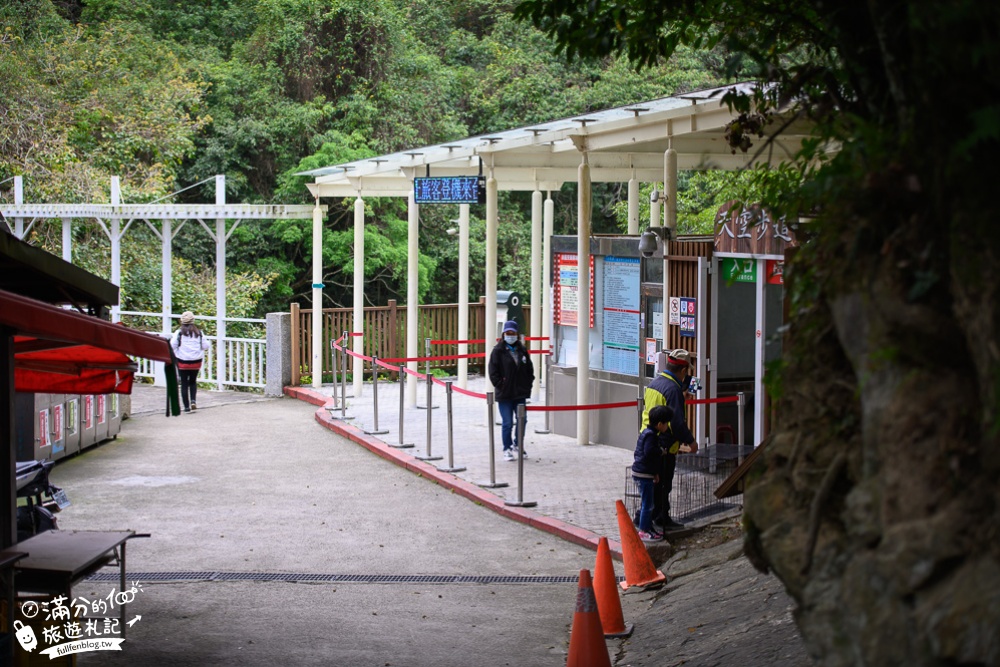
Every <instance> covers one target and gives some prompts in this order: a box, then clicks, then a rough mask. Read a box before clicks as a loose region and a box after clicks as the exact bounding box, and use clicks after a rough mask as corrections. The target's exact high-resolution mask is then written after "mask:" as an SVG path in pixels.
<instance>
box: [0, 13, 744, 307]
mask: <svg viewBox="0 0 1000 667" xmlns="http://www.w3.org/2000/svg"><path fill="white" fill-rule="evenodd" d="M514 4H515V3H514V2H513V0H472V1H465V0H412V1H405V2H404V1H403V0H215V1H213V2H210V3H177V2H174V1H173V0H88V2H80V0H60V1H58V2H56V1H54V0H25V1H24V2H18V3H6V4H4V5H3V6H0V114H2V116H3V123H2V124H0V181H4V182H9V180H8V179H9V178H10V176H13V175H15V174H19V175H24V176H25V185H26V197H27V198H28V200H29V201H49V202H60V201H62V202H81V201H95V202H100V201H107V200H108V182H109V179H110V177H111V176H112V175H118V176H121V178H122V188H123V199H124V201H126V202H143V201H153V200H159V199H161V198H165V197H169V196H171V193H175V192H178V191H181V192H179V194H176V195H173V198H174V199H175V200H177V201H182V202H205V201H214V192H213V190H212V188H213V187H214V186H213V183H214V179H213V177H214V176H215V175H216V174H225V175H226V190H227V192H226V196H227V200H228V201H242V202H249V203H272V202H273V203H310V199H309V194H308V191H307V190H306V188H305V187H304V183H305V179H303V178H299V177H295V176H294V173H295V172H297V171H301V170H305V169H309V168H313V167H320V166H326V165H329V164H334V163H337V162H340V161H348V160H352V159H357V158H359V157H364V156H368V155H377V154H381V153H386V152H392V151H396V150H401V149H404V148H412V147H416V146H421V145H426V144H431V143H438V142H444V141H448V140H454V139H458V138H462V137H465V136H469V135H475V134H484V133H489V132H494V131H497V130H504V129H510V128H512V127H518V126H522V125H527V124H530V123H535V122H539V121H543V120H544V121H548V120H552V119H553V118H559V117H565V116H569V115H573V114H577V113H581V112H585V111H588V110H593V109H599V108H607V107H613V106H620V105H625V104H630V103H635V102H639V101H642V100H645V99H652V98H656V97H662V96H665V95H670V94H674V93H677V92H683V91H687V90H693V89H698V88H704V87H711V86H715V85H718V84H719V83H720V81H723V80H725V79H726V77H729V76H736V73H735V72H736V70H733V69H732V68H730V67H729V65H730V64H731V63H730V62H729V59H728V57H727V54H726V53H724V51H722V50H720V49H716V50H695V49H689V48H686V47H681V48H680V49H679V50H678V52H677V54H676V57H675V58H674V60H673V61H672V62H671V64H670V65H663V66H654V67H649V68H645V69H643V70H641V71H638V70H636V69H635V68H633V67H632V66H631V65H630V64H629V62H628V60H627V59H626V58H624V57H617V56H608V57H603V58H600V59H598V60H594V61H585V62H584V61H578V62H574V63H572V64H567V63H565V62H564V61H563V60H562V59H561V58H559V57H557V56H556V55H554V54H553V51H552V46H553V41H552V40H551V39H549V38H548V37H546V36H545V35H544V34H543V33H542V32H541V31H538V30H535V29H532V28H529V27H527V26H526V25H524V24H523V23H518V22H516V21H515V20H514V19H513V15H512V12H513V8H514ZM699 182H700V183H701V184H702V185H705V184H706V183H709V181H699V180H698V179H697V178H696V179H695V183H699ZM191 186H194V187H191ZM8 187H9V185H8V186H3V185H0V196H6V197H9V196H10V193H9V190H7V188H8ZM185 188H188V189H185ZM727 188H729V189H731V188H730V187H729V186H728V185H727V184H721V183H716V182H714V181H711V186H708V187H703V188H702V189H701V194H699V195H698V196H696V197H693V198H692V200H691V201H692V202H697V203H699V204H703V205H704V207H705V209H699V210H693V209H692V211H691V212H690V214H688V213H686V212H685V213H683V214H682V221H683V224H684V225H685V227H684V228H685V229H689V230H700V231H706V230H707V227H706V224H705V221H704V219H703V218H704V215H705V214H704V210H707V209H710V208H713V207H714V205H715V203H716V200H718V199H720V198H721V197H723V192H722V191H723V190H725V189H727ZM566 190H567V191H566V192H560V193H554V196H555V197H556V199H557V204H560V206H558V208H559V209H560V216H559V219H558V220H557V221H556V225H557V231H559V232H565V231H570V232H571V231H572V230H574V229H575V221H574V220H573V219H572V215H571V213H570V212H571V211H572V209H573V207H574V204H573V202H575V197H576V195H575V193H574V192H572V188H571V186H567V188H566ZM595 196H596V197H597V202H598V206H597V208H596V209H595V210H596V219H595V221H594V228H595V230H596V231H600V232H612V231H621V230H624V228H625V212H624V209H621V207H618V206H616V204H617V203H619V202H620V201H621V200H622V199H623V197H624V192H623V191H622V188H620V187H616V186H603V185H602V186H599V187H596V188H595ZM562 203H565V204H566V205H565V206H561V204H562ZM331 204H332V208H331V212H330V215H329V217H328V219H327V221H326V226H325V227H326V229H325V232H324V241H323V243H324V253H323V256H324V263H325V265H326V268H325V271H324V273H325V276H324V282H326V283H327V284H328V285H330V286H331V287H330V289H328V290H325V296H326V298H327V299H328V300H329V301H328V305H346V304H349V303H351V301H352V297H351V289H352V288H351V285H352V283H353V276H352V271H353V262H351V261H346V262H345V258H349V257H350V254H351V245H352V243H353V234H352V233H351V232H350V228H351V225H352V217H351V206H352V204H351V202H347V203H346V205H345V203H343V202H339V201H334V202H331ZM367 206H368V208H369V212H368V216H367V220H368V221H369V223H370V224H369V225H368V227H369V228H368V230H367V231H366V235H367V237H366V249H367V251H368V252H367V254H368V255H369V257H368V258H367V262H366V268H365V270H366V276H365V278H366V284H367V285H368V290H367V292H366V298H367V299H368V301H369V302H371V303H385V301H386V300H388V299H390V298H396V299H399V300H400V301H402V300H403V298H404V297H405V292H406V290H405V270H406V269H405V266H406V262H405V257H406V251H405V248H406V215H405V211H404V210H403V209H401V208H400V202H398V201H393V200H388V199H386V200H372V201H369V202H368V203H367ZM529 211H530V203H529V199H528V198H527V197H526V196H523V195H517V194H503V195H502V197H501V208H500V216H501V219H502V221H503V223H504V224H502V225H501V230H502V233H501V238H500V242H501V249H500V257H501V258H502V259H501V266H500V271H501V276H500V280H501V284H502V285H503V286H504V287H506V288H511V289H517V290H520V291H522V292H527V291H528V286H527V283H526V281H527V271H524V270H522V267H521V266H520V264H519V262H521V261H523V253H524V249H525V248H526V247H530V246H528V245H527V244H525V243H523V242H522V241H523V239H524V237H526V235H527V234H528V233H529V229H530V226H529V218H530V214H529ZM477 215H482V212H481V211H478V210H476V209H474V210H473V221H472V224H473V249H472V253H473V261H474V262H475V263H476V264H477V265H482V261H483V259H482V258H483V253H484V248H483V247H482V246H481V243H479V239H481V236H482V235H481V233H479V234H478V236H477V230H481V229H482V227H483V223H482V220H481V219H480V218H478V217H477ZM456 217H457V210H452V209H450V208H449V207H437V208H435V209H431V208H430V207H425V208H424V210H422V211H421V228H422V230H423V233H422V240H421V260H420V265H421V281H420V294H421V300H422V301H425V302H449V301H455V300H456V299H457V293H456V291H457V277H456V276H457V270H456V268H457V261H458V258H457V256H456V252H455V248H454V243H453V242H451V240H450V237H448V236H447V234H445V233H444V232H445V230H446V229H447V228H449V227H452V226H453V222H452V221H453V220H454V219H455V218H456ZM81 223H82V221H80V222H78V223H77V227H78V229H77V232H76V233H77V236H78V239H77V243H87V244H89V245H88V248H87V249H81V252H78V253H77V255H78V256H79V255H81V254H87V253H88V252H91V251H92V252H93V254H94V256H95V257H97V256H103V255H105V254H106V253H107V249H106V243H107V242H106V240H104V239H103V238H102V236H101V234H99V233H91V230H88V229H86V228H85V226H86V225H85V224H81ZM33 232H34V234H35V239H36V241H37V242H39V243H43V244H46V245H47V246H48V247H50V248H52V249H54V250H57V249H58V245H59V243H60V235H59V232H58V230H56V229H51V230H50V229H46V228H44V225H41V226H38V225H36V227H35V228H34V230H33ZM140 242H147V241H144V240H143V238H142V236H141V235H140V236H137V237H136V238H134V239H133V238H132V235H131V233H130V236H129V237H128V238H127V240H126V243H125V244H124V248H123V251H124V252H125V253H126V254H129V253H132V252H133V250H134V252H135V253H136V254H137V256H141V255H142V254H144V253H145V250H141V249H130V248H129V245H130V244H131V243H140ZM148 242H150V243H151V242H153V241H152V238H150V239H148ZM311 243H312V237H311V234H309V233H308V230H307V227H306V226H304V225H303V224H301V223H297V222H292V221H274V222H264V223H253V224H243V225H241V226H240V227H239V228H237V230H236V232H235V233H234V234H233V236H232V238H231V246H230V252H229V258H230V262H234V263H235V267H234V268H235V271H234V276H237V275H241V274H243V275H246V276H251V277H252V280H253V281H254V284H255V285H258V286H260V285H265V286H266V289H265V291H264V292H263V293H262V294H261V297H260V299H259V301H258V302H257V304H256V305H255V306H254V308H255V310H256V311H257V314H262V313H263V312H266V311H267V310H274V309H285V308H287V304H288V301H289V300H292V299H308V295H309V290H310V285H311V283H312V280H311V270H310V267H309V264H310V255H311V248H310V245H311ZM175 252H176V254H177V255H178V256H179V259H180V260H182V261H183V262H186V263H187V264H185V266H188V265H190V266H191V267H193V270H195V271H200V269H198V268H197V267H202V266H204V267H208V268H210V267H211V265H212V263H213V262H214V260H215V254H214V244H213V243H212V241H211V239H209V238H208V237H207V235H205V234H203V233H201V232H200V230H199V229H198V227H197V226H196V225H189V226H187V227H185V228H184V229H182V230H181V232H180V235H179V237H178V242H177V247H176V249H175ZM95 268H97V269H98V271H99V272H100V273H103V274H105V275H107V271H108V269H107V267H104V266H96V267H95ZM435 269H438V270H436V271H435ZM185 273H187V271H184V272H178V273H176V274H175V275H177V276H178V280H182V278H181V276H182V275H184V274H185ZM432 274H434V275H436V278H435V279H434V280H431V279H430V276H431V275H432ZM125 280H126V285H125V287H126V289H125V298H126V300H127V302H126V304H125V305H126V308H127V309H135V308H138V307H139V304H140V303H142V304H148V303H152V302H153V300H154V298H155V293H150V294H140V292H141V290H142V289H144V287H143V285H146V286H147V287H148V286H150V285H149V284H147V283H142V284H136V285H129V284H128V281H130V280H132V277H131V274H126V276H125ZM234 288H235V287H234ZM482 290H483V277H482V276H481V275H476V274H474V275H473V276H472V284H471V286H470V292H471V294H470V297H472V298H473V299H475V298H476V297H478V295H479V294H481V293H482ZM133 297H135V298H136V301H135V302H134V303H132V301H131V300H132V299H133ZM211 309H212V308H211V307H209V308H207V310H211Z"/></svg>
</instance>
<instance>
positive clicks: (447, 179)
mask: <svg viewBox="0 0 1000 667" xmlns="http://www.w3.org/2000/svg"><path fill="white" fill-rule="evenodd" d="M481 186H482V183H481V182H480V179H479V177H478V176H424V177H420V176H418V177H416V178H414V179H413V198H414V201H415V202H416V203H418V204H480V203H483V201H482V200H483V199H484V198H485V196H486V191H485V188H484V187H481Z"/></svg>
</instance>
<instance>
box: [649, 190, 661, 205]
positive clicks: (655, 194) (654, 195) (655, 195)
mask: <svg viewBox="0 0 1000 667" xmlns="http://www.w3.org/2000/svg"><path fill="white" fill-rule="evenodd" d="M658 201H660V191H659V190H656V189H654V190H653V191H652V192H650V193H649V203H650V204H655V203H656V202H658Z"/></svg>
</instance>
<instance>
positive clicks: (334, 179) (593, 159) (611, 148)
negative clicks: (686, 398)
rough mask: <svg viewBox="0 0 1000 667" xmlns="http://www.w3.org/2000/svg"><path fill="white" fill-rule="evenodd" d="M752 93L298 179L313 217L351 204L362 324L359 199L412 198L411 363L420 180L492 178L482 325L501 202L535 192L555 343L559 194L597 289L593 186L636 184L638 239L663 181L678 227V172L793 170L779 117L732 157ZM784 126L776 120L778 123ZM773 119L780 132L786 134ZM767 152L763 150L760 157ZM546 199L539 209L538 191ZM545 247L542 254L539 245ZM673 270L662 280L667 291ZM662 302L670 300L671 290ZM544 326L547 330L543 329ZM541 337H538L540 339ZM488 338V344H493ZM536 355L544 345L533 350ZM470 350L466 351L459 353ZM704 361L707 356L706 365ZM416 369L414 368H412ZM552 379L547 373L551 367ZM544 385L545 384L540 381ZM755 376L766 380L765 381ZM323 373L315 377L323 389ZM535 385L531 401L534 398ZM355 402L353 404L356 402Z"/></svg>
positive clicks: (657, 104) (788, 125) (422, 151)
mask: <svg viewBox="0 0 1000 667" xmlns="http://www.w3.org/2000/svg"><path fill="white" fill-rule="evenodd" d="M754 85H755V84H750V83H739V84H733V85H729V86H724V87H720V88H714V89H711V90H704V91H698V92H692V93H686V94H683V95H677V96H674V97H666V98H662V99H658V100H652V101H649V102H644V103H641V104H633V105H629V106H623V107H618V108H615V109H607V110H604V111H595V112H593V113H587V114H583V115H580V116H574V117H570V118H564V119H561V120H555V121H551V122H547V123H540V124H537V125H531V126H527V127H521V128H517V129H513V130H506V131H503V132H496V133H493V134H489V135H482V136H477V137H469V138H466V139H462V140H459V141H452V142H448V143H444V144H437V145H434V146H426V147H423V148H415V149H412V150H405V151H400V152H398V153H392V154H390V155H382V156H379V157H375V158H369V159H364V160H356V161H354V162H348V163H345V164H338V165H331V166H328V167H323V168H321V169H314V170H311V171H307V172H302V173H301V174H299V175H301V176H311V177H312V178H313V179H314V180H313V182H312V183H310V184H308V186H307V187H308V188H309V190H310V192H312V194H313V196H314V197H315V198H316V203H317V210H318V206H319V200H320V198H322V197H351V198H355V199H356V201H355V216H354V222H355V224H354V238H355V247H354V262H355V265H354V268H355V272H354V273H355V282H354V311H355V321H357V322H360V321H361V318H362V312H363V308H362V305H363V295H364V201H363V197H407V198H408V202H409V205H408V208H409V238H408V267H407V268H408V271H407V313H408V324H407V333H406V339H407V351H406V356H407V357H409V358H414V357H416V356H417V354H418V350H417V289H416V285H417V277H418V273H417V258H418V256H419V245H418V239H419V220H420V217H419V207H418V206H417V204H416V201H415V195H414V190H413V187H414V184H413V179H414V178H415V177H419V176H474V175H478V174H482V175H483V176H485V178H486V206H485V216H484V217H485V222H486V239H485V241H486V244H485V245H486V265H485V291H486V304H485V305H486V321H487V322H494V321H495V320H496V291H497V289H496V287H497V286H496V280H497V210H498V209H497V192H498V191H500V190H507V191H515V190H520V191H529V192H532V234H531V238H532V244H531V245H532V248H531V295H530V299H531V306H532V317H531V322H532V331H531V332H530V335H531V337H532V338H539V337H540V338H542V339H544V338H546V337H548V336H549V326H550V323H549V321H548V320H549V315H548V313H544V314H543V312H542V310H541V309H542V308H546V309H547V306H546V305H545V304H547V302H548V301H549V299H548V298H547V297H545V296H543V294H545V290H546V288H547V286H548V282H547V278H548V276H549V275H550V274H551V267H550V266H549V265H548V260H549V256H550V252H549V247H548V241H549V239H550V237H551V235H552V219H553V201H552V198H551V193H552V191H558V190H559V189H560V188H561V187H562V185H563V184H564V183H567V182H573V183H577V184H578V188H577V192H578V202H577V219H578V229H577V235H578V246H577V248H578V250H577V255H578V265H579V284H581V285H587V284H589V282H590V269H589V261H588V258H589V256H590V234H591V226H590V217H591V187H590V186H591V183H593V182H595V181H596V182H603V183H626V182H627V183H628V200H629V201H628V204H629V206H628V210H629V214H628V220H629V222H628V229H629V233H630V234H636V233H638V211H639V204H638V195H639V184H640V183H643V182H645V183H661V182H662V183H663V184H664V185H663V190H664V194H665V198H664V201H665V205H664V214H663V216H662V217H661V215H660V204H659V202H658V201H657V202H651V205H650V225H651V226H666V227H668V228H674V227H675V226H676V220H677V215H676V213H677V210H676V206H677V198H676V185H677V172H678V171H679V170H707V169H723V170H736V169H742V168H745V167H749V166H755V165H759V164H778V163H781V162H784V161H787V160H789V159H790V158H791V157H792V156H794V155H795V154H796V153H797V152H798V151H799V149H800V148H801V146H802V141H803V140H804V139H805V138H806V137H807V136H809V130H810V128H809V126H808V125H807V124H806V123H803V122H800V121H797V120H793V121H792V122H787V121H788V119H782V120H781V121H780V122H782V123H784V126H783V127H782V132H781V135H780V136H777V137H772V138H770V140H769V143H767V144H765V143H764V140H763V139H762V140H761V141H760V142H759V145H758V147H757V148H755V149H754V150H755V151H757V152H755V153H750V154H742V153H734V151H733V150H732V149H731V148H730V146H729V143H728V142H727V141H726V139H725V131H726V127H727V125H728V124H729V123H730V122H731V121H732V120H734V118H735V116H734V114H733V113H732V112H731V111H730V110H729V108H728V106H726V105H725V103H724V102H723V98H724V96H725V94H726V93H727V92H728V91H730V90H734V89H735V90H737V91H739V92H746V93H750V92H752V91H753V90H754ZM778 116H779V117H780V114H779V115H778ZM778 122H779V120H778V118H775V124H774V127H775V128H777V127H779V125H778ZM761 146H763V149H762V150H761V149H760V148H761ZM543 192H547V193H548V198H547V200H546V201H545V202H544V204H543V201H542V193H543ZM459 216H460V217H459V233H460V238H459V244H460V246H459V270H460V272H461V275H460V276H459V312H460V313H462V312H463V310H467V308H466V306H467V299H468V294H467V292H468V277H467V276H468V268H469V267H468V263H469V262H468V234H469V222H468V221H469V205H468V204H462V205H460V206H459ZM321 224H322V221H321V219H320V217H319V215H318V214H316V215H314V229H313V234H314V247H316V248H318V247H319V245H320V238H321V237H320V233H321ZM543 243H544V247H543ZM321 271H322V258H321V257H319V256H318V255H314V266H313V275H314V284H313V288H314V289H313V299H314V303H316V304H317V306H316V308H318V307H319V306H318V304H320V303H321V301H322V287H323V285H322V282H321V279H320V278H321ZM666 276H667V272H666V271H665V272H664V281H665V282H666ZM664 294H665V295H667V294H669V289H668V288H667V285H666V284H665V285H664ZM589 311H590V303H589V300H588V299H580V310H579V321H580V322H587V321H589V315H590V312H589ZM539 326H540V327H542V328H541V330H540V331H539V328H538V327H539ZM539 334H541V336H539ZM458 335H459V338H460V339H463V340H464V339H465V338H467V323H465V326H463V322H462V320H461V319H460V320H459V334H458ZM589 335H590V334H589V329H588V327H580V328H579V329H578V341H577V343H578V344H577V350H578V353H577V354H578V356H577V359H576V362H577V369H578V371H577V374H576V375H577V397H576V402H577V404H578V405H585V404H587V403H588V402H589V401H588V397H589V388H588V385H589V375H590V372H589V368H590V362H589V354H590V351H589V350H590V342H589ZM487 339H488V340H489V336H487ZM321 343H322V341H321V340H320V328H319V325H318V323H314V329H313V349H314V359H313V365H314V366H316V365H317V364H318V363H319V359H318V350H319V349H320V346H321ZM354 347H355V352H356V353H358V352H360V350H361V340H360V337H356V338H355V340H354ZM532 347H534V348H535V349H537V347H536V346H535V345H532ZM466 351H467V348H466V347H465V346H464V345H460V346H459V354H464V353H465V352H466ZM699 356H702V357H703V356H704V355H699ZM354 363H355V365H354V378H355V384H354V390H355V392H360V391H361V390H362V385H361V375H362V373H361V372H360V371H361V368H360V366H359V359H358V357H357V356H356V357H355V359H354ZM410 367H411V369H412V370H414V371H415V370H416V362H410ZM543 372H544V369H543ZM539 375H542V374H541V373H540V374H539ZM759 375H761V377H762V374H760V373H759ZM318 378H319V374H318V373H315V374H314V382H316V383H318ZM464 383H465V375H464V368H463V364H462V363H461V362H460V364H459V385H460V386H464ZM407 385H408V386H407V394H408V402H409V404H410V405H411V406H415V405H416V383H414V382H407ZM538 388H539V383H538V381H537V380H536V384H535V389H534V392H533V394H532V396H533V398H536V399H537V397H538ZM356 395H357V394H356ZM587 419H588V418H587V414H586V411H582V410H581V411H579V412H578V413H577V442H579V443H580V444H587V443H588V442H589V426H588V421H587Z"/></svg>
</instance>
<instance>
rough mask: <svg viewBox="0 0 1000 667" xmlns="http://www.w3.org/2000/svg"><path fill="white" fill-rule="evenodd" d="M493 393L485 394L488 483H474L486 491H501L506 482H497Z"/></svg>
mask: <svg viewBox="0 0 1000 667" xmlns="http://www.w3.org/2000/svg"><path fill="white" fill-rule="evenodd" d="M493 404H494V402H493V392H492V391H488V392H486V423H487V424H488V429H489V433H490V437H489V443H490V481H488V482H476V484H478V485H479V486H482V487H484V488H487V489H501V488H503V487H505V486H507V482H498V481H497V457H496V440H495V439H494V435H493V431H494V429H493V426H494V423H493V422H494V418H493Z"/></svg>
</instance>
